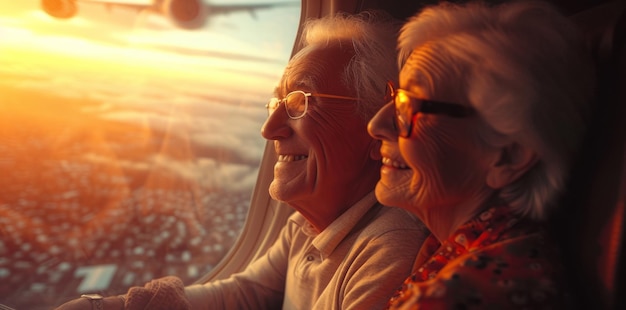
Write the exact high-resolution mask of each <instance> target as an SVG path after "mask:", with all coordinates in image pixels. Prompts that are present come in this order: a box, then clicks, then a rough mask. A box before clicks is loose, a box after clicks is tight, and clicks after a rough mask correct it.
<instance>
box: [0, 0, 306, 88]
mask: <svg viewBox="0 0 626 310" xmlns="http://www.w3.org/2000/svg"><path fill="white" fill-rule="evenodd" d="M267 11H268V12H267V14H268V16H270V14H271V13H272V12H269V11H274V10H267ZM294 11H295V12H298V9H297V8H296V9H290V10H288V11H285V12H287V13H289V14H287V15H289V16H290V15H293V14H292V13H293V12H294ZM261 13H262V12H260V11H259V12H258V15H259V19H260V18H263V16H262V15H260V14H261ZM268 18H269V17H268ZM296 18H297V16H293V17H292V19H293V20H294V29H292V30H291V32H292V34H291V36H289V35H288V34H285V35H283V36H282V37H269V38H266V39H267V42H263V43H261V44H259V43H257V44H254V43H255V42H249V41H250V39H249V38H250V33H251V32H252V30H257V31H258V30H259V29H255V27H254V26H257V27H258V26H259V25H265V24H267V23H261V22H258V21H257V20H255V19H252V18H250V16H249V15H247V14H235V15H229V16H227V17H216V18H215V19H213V20H211V21H210V22H209V26H208V27H207V28H206V29H201V30H197V31H186V30H180V29H176V28H174V27H172V26H171V25H170V24H169V23H168V21H167V20H165V19H163V18H159V17H157V16H151V15H146V14H144V15H143V16H139V17H138V16H137V13H136V12H134V11H132V10H127V9H124V8H119V9H112V10H110V11H109V10H107V9H105V8H104V7H103V6H100V5H96V4H81V3H79V12H78V14H77V16H75V17H73V18H71V19H68V20H56V19H54V18H52V17H50V16H48V15H47V14H45V13H44V12H43V11H41V10H40V9H39V0H21V1H20V2H18V1H11V2H9V1H3V2H2V3H0V39H1V43H2V45H0V75H2V73H4V74H5V75H6V74H10V75H16V74H20V73H22V74H24V73H27V74H34V73H35V72H36V71H37V70H39V73H40V74H41V73H43V71H46V73H48V74H50V73H53V72H54V73H56V74H58V73H59V72H63V73H68V74H89V75H97V74H117V75H121V74H123V75H131V76H133V75H134V76H138V77H140V76H146V75H148V76H149V75H164V76H167V77H168V78H177V79H182V81H181V82H184V81H202V83H215V84H217V85H216V86H218V87H219V86H220V84H224V86H226V85H232V84H233V83H237V84H239V85H241V84H244V85H246V87H248V88H258V89H257V91H259V92H267V90H268V89H269V90H271V89H272V86H273V85H272V84H274V83H275V81H276V80H277V79H278V77H279V76H280V73H281V71H282V68H283V67H284V64H285V63H286V59H287V57H288V51H289V49H290V47H291V45H292V44H293V43H292V40H293V35H295V27H296V23H295V20H296ZM270 20H271V19H270ZM270 26H271V25H270ZM244 27H250V28H244ZM282 28H284V27H282ZM247 29H250V30H247ZM265 33H268V31H266V32H265ZM257 37H258V35H257ZM259 51H261V53H258V52H259ZM267 55H269V56H267ZM24 70H27V71H28V72H25V71H24ZM242 73H243V74H242ZM0 82H7V80H6V78H2V77H1V76H0Z"/></svg>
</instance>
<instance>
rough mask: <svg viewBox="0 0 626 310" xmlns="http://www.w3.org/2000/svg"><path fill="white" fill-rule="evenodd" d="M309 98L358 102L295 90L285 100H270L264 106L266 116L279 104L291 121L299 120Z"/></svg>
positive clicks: (306, 109) (304, 112) (304, 111)
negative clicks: (282, 105) (282, 104)
mask: <svg viewBox="0 0 626 310" xmlns="http://www.w3.org/2000/svg"><path fill="white" fill-rule="evenodd" d="M309 97H322V98H330V99H342V100H358V98H355V97H346V96H336V95H327V94H313V93H305V92H303V91H301V90H295V91H292V92H290V93H288V94H287V96H285V98H283V99H278V98H272V99H270V102H269V103H268V104H266V105H265V107H266V108H267V113H268V115H272V113H274V111H276V109H278V107H279V106H280V104H281V103H284V104H285V110H286V111H287V115H288V116H289V118H291V119H299V118H302V117H304V115H305V114H306V111H308V109H309Z"/></svg>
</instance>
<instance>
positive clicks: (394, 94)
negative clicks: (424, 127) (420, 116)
mask: <svg viewBox="0 0 626 310" xmlns="http://www.w3.org/2000/svg"><path fill="white" fill-rule="evenodd" d="M385 100H386V101H387V102H389V101H392V100H393V101H394V103H395V111H396V119H395V123H396V126H397V129H398V135H399V136H400V137H403V138H408V137H410V136H411V132H412V131H413V122H414V117H415V115H416V114H417V113H424V114H444V115H447V116H451V117H458V118H461V117H467V116H470V115H472V114H474V113H475V110H474V109H473V108H471V107H469V106H465V105H462V104H458V103H450V102H442V101H434V100H426V99H420V98H419V96H418V95H417V94H414V93H412V92H410V91H408V90H404V89H399V88H398V89H396V88H394V86H393V83H392V82H387V90H386V95H385Z"/></svg>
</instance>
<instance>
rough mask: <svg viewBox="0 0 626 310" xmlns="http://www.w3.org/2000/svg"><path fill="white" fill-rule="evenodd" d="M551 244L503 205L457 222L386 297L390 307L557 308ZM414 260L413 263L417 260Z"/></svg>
mask: <svg viewBox="0 0 626 310" xmlns="http://www.w3.org/2000/svg"><path fill="white" fill-rule="evenodd" d="M556 255H557V254H556V251H555V247H554V246H553V245H551V244H549V243H548V242H547V240H546V238H545V233H544V232H543V230H542V229H541V227H540V226H539V225H538V224H536V223H532V222H529V221H522V220H521V217H519V216H517V215H515V214H514V213H512V212H511V211H510V209H509V208H508V207H506V206H501V207H494V208H491V209H489V210H487V211H484V212H482V213H481V214H480V215H479V216H477V217H476V218H474V219H473V220H471V221H469V222H468V223H466V224H465V225H463V226H461V227H460V228H459V229H458V230H457V231H456V232H455V233H454V234H452V235H451V236H450V238H448V239H447V240H445V241H444V242H443V243H441V244H439V242H438V241H437V239H436V238H435V237H434V236H432V235H431V236H430V237H429V238H428V239H427V240H426V241H425V243H424V245H423V246H422V248H421V250H420V253H419V255H418V257H426V260H425V261H424V263H423V264H420V265H419V266H421V267H419V268H417V270H415V272H414V274H413V275H411V276H410V277H409V278H408V279H406V281H405V282H404V284H403V285H402V287H401V288H400V289H399V290H398V291H397V292H396V294H395V295H394V296H393V297H392V298H391V300H390V301H389V305H388V306H389V308H390V309H472V308H481V309H484V308H489V309H557V308H564V307H565V301H566V300H567V298H566V294H565V290H564V289H563V286H562V283H559V282H558V281H557V280H558V279H559V274H560V272H561V270H560V269H559V268H558V267H559V264H558V260H557V256H556ZM418 263H419V262H418Z"/></svg>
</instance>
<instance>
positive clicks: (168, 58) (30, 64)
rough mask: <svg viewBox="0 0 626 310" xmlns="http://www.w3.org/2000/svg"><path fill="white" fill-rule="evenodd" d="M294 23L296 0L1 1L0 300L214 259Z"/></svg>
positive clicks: (258, 146)
mask: <svg viewBox="0 0 626 310" xmlns="http://www.w3.org/2000/svg"><path fill="white" fill-rule="evenodd" d="M205 1H206V0H205ZM126 2H127V3H126ZM157 4H158V5H157ZM299 22H300V3H299V1H297V0H237V1H231V0H219V2H218V0H215V1H210V2H200V0H165V1H157V0H146V1H137V0H135V1H130V0H129V1H120V0H118V1H95V2H94V1H85V2H83V1H80V0H21V1H3V2H2V3H1V4H0V171H2V174H1V175H0V238H1V239H0V303H2V304H6V305H8V306H11V307H14V308H17V309H49V308H50V307H51V306H56V305H59V304H60V303H62V302H63V301H67V300H69V299H73V298H77V297H78V296H79V295H80V294H81V293H85V292H100V293H104V294H107V295H112V294H119V293H123V292H126V290H127V288H128V287H130V286H135V285H141V286H142V285H143V284H145V283H146V282H147V281H149V280H151V279H154V278H158V277H162V276H165V275H177V276H179V277H181V278H182V279H183V280H184V281H185V282H186V283H188V284H190V283H192V282H193V281H195V280H196V279H198V278H199V277H200V276H201V275H203V274H205V273H207V272H208V271H210V270H211V269H212V268H213V267H214V266H215V265H216V264H218V262H220V260H221V258H222V257H223V256H224V255H225V254H226V253H227V252H228V250H229V249H230V247H231V246H232V245H233V243H234V242H235V240H236V239H237V237H238V234H239V232H240V230H241V228H242V225H243V223H244V221H245V218H246V214H247V212H248V207H249V200H250V198H251V194H252V190H253V187H254V185H255V181H256V177H257V172H258V166H259V164H260V162H261V157H262V153H263V149H264V146H265V141H264V140H263V138H262V137H261V136H260V133H259V131H260V128H261V125H262V123H263V121H264V120H265V118H266V115H267V112H266V110H265V107H264V105H265V103H266V101H267V99H268V98H269V97H270V96H271V95H272V91H273V89H274V86H275V85H276V82H277V81H278V79H279V77H280V74H281V73H282V70H283V68H284V66H285V65H286V63H287V61H288V58H289V55H290V53H291V50H292V47H293V43H294V39H295V35H296V32H297V28H298V24H299Z"/></svg>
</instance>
